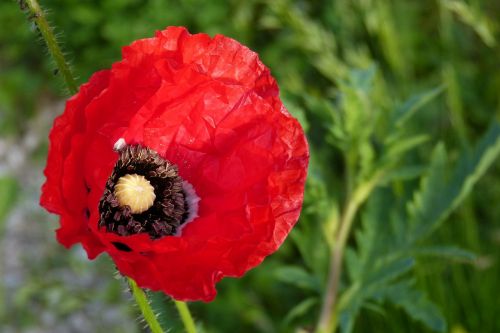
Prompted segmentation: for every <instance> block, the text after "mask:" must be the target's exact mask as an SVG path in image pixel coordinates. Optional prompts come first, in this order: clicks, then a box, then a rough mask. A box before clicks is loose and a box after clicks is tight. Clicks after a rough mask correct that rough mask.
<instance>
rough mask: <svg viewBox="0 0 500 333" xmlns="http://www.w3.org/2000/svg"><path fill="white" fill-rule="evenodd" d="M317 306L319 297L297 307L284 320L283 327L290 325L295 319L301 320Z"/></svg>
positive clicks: (305, 301)
mask: <svg viewBox="0 0 500 333" xmlns="http://www.w3.org/2000/svg"><path fill="white" fill-rule="evenodd" d="M316 304H318V298H317V297H309V298H306V299H305V300H303V301H302V302H300V303H299V304H297V305H295V306H294V307H293V308H292V309H291V310H290V311H289V312H288V313H287V315H286V316H285V318H284V319H283V323H282V325H283V326H287V325H289V324H290V323H291V322H292V321H293V320H294V319H296V318H299V317H301V316H303V315H305V314H307V312H308V311H309V310H310V309H311V308H312V307H313V306H315V305H316Z"/></svg>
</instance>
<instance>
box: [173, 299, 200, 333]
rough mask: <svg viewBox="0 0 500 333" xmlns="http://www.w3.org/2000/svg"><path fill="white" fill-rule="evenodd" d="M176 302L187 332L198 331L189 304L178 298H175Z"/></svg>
mask: <svg viewBox="0 0 500 333" xmlns="http://www.w3.org/2000/svg"><path fill="white" fill-rule="evenodd" d="M174 303H175V306H176V307H177V311H179V315H180V316H181V320H182V323H183V324H184V329H185V330H186V333H196V325H195V323H194V320H193V317H192V316H191V312H190V311H189V308H188V306H187V304H186V303H184V302H180V301H176V300H174Z"/></svg>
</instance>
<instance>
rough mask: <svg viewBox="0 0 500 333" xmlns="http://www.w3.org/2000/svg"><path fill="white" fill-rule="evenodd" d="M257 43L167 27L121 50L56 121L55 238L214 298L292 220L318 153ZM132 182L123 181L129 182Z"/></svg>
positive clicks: (279, 238) (50, 168) (188, 294)
mask: <svg viewBox="0 0 500 333" xmlns="http://www.w3.org/2000/svg"><path fill="white" fill-rule="evenodd" d="M278 94H279V91H278V86H277V85H276V82H275V80H274V79H273V78H272V77H271V75H270V72H269V70H268V69H267V68H266V67H265V66H264V65H263V64H262V62H261V61H260V60H259V58H258V56H257V54H255V53H254V52H252V51H251V50H249V49H248V48H246V47H244V46H242V45H241V44H239V43H238V42H236V41H234V40H233V39H230V38H227V37H224V36H221V35H217V36H215V37H214V38H211V37H209V36H208V35H206V34H196V35H190V34H189V33H188V31H187V30H186V29H184V28H180V27H170V28H167V29H166V30H164V31H160V32H157V33H156V36H155V37H154V38H148V39H141V40H138V41H135V42H134V43H132V44H131V45H130V46H127V47H125V48H124V49H123V60H121V61H119V62H117V63H114V64H113V66H112V67H111V69H110V70H104V71H100V72H97V73H95V74H94V75H93V76H92V77H91V78H90V80H89V82H88V83H86V84H84V85H82V86H81V87H80V91H79V92H78V93H77V94H76V95H75V96H73V97H72V98H70V99H69V100H68V102H67V104H66V109H65V111H64V113H63V114H62V115H61V116H60V117H58V118H57V119H56V120H55V122H54V127H53V129H52V131H51V133H50V148H49V154H48V161H47V167H46V169H45V175H46V177H47V181H46V183H45V184H44V185H43V188H42V196H41V204H42V205H43V206H44V207H45V208H46V209H47V210H49V211H50V212H52V213H56V214H59V215H60V217H61V219H60V228H59V229H58V230H57V239H58V240H59V242H60V243H62V244H63V245H64V246H66V247H70V246H71V245H73V244H75V243H81V244H82V245H83V247H84V249H85V250H86V252H87V254H88V256H89V258H90V259H93V258H95V257H96V256H97V255H98V254H100V253H101V252H103V251H105V252H107V253H109V255H110V256H111V257H112V258H113V260H114V262H115V263H116V266H117V268H118V269H119V271H120V272H121V273H123V274H125V275H127V276H130V277H132V278H133V279H134V280H135V281H136V282H137V283H138V285H139V286H141V287H145V288H150V289H152V290H161V291H163V292H165V293H167V294H169V295H171V296H172V297H174V298H176V299H180V300H200V299H201V300H204V301H210V300H212V299H213V298H214V297H215V294H216V290H215V283H216V282H218V281H219V280H220V279H222V277H224V276H232V277H239V276H241V275H243V274H244V273H245V272H246V271H247V270H249V269H251V268H253V267H255V266H257V265H258V264H259V263H261V262H262V260H263V259H264V257H266V256H267V255H269V254H271V253H272V252H274V251H276V250H277V249H278V247H279V246H280V245H281V244H282V242H283V241H284V239H285V237H286V236H287V234H288V233H289V232H290V230H291V228H292V227H293V226H294V224H295V223H296V221H297V219H298V217H299V212H300V209H301V205H302V200H303V191H304V182H305V177H306V169H307V163H308V158H309V152H308V147H307V142H306V139H305V137H304V133H303V131H302V128H301V127H300V125H299V123H298V122H297V120H296V119H294V118H293V117H292V116H291V115H290V114H289V113H288V111H287V110H286V109H285V107H284V106H283V104H282V103H281V101H280V99H279V96H278ZM127 191H128V192H127Z"/></svg>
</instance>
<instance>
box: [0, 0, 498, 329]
mask: <svg viewBox="0 0 500 333" xmlns="http://www.w3.org/2000/svg"><path fill="white" fill-rule="evenodd" d="M41 4H42V6H44V7H45V8H47V9H49V11H48V16H49V19H50V21H51V22H52V24H53V25H54V26H55V27H57V28H56V32H63V34H61V35H60V37H59V39H60V42H61V43H62V44H63V48H64V49H65V50H66V51H67V52H68V56H69V58H70V59H71V61H72V66H73V69H74V72H75V73H76V74H77V75H78V78H79V82H80V83H83V82H85V81H86V80H87V79H88V77H89V76H90V75H91V73H93V72H95V71H97V70H99V69H102V68H107V67H109V66H110V65H111V63H112V62H114V61H116V60H117V59H119V58H120V49H121V47H122V46H124V45H127V44H129V43H130V42H131V41H133V40H135V39H138V38H144V37H150V36H152V35H153V32H154V31H155V30H159V29H163V28H164V27H165V26H168V25H183V26H186V27H188V29H189V30H190V31H191V32H192V33H196V32H206V33H209V34H211V35H214V34H217V33H221V34H225V35H227V36H230V37H233V38H235V39H237V40H238V41H240V42H242V43H243V44H245V45H247V46H249V47H250V48H251V49H253V50H255V51H256V52H258V53H259V55H260V57H261V59H262V60H263V62H264V63H265V64H267V66H269V67H270V68H271V71H272V73H273V75H274V76H275V77H276V79H277V81H278V83H279V85H280V88H281V94H282V97H283V100H284V102H285V105H286V106H287V107H288V109H289V110H290V112H292V113H293V114H294V115H295V116H296V117H297V118H298V119H299V120H300V121H301V123H302V124H303V126H304V128H305V130H306V132H307V135H308V138H309V142H310V145H311V154H312V156H311V167H310V171H309V174H310V176H309V179H308V184H307V189H306V196H305V205H304V210H303V213H302V216H301V220H300V222H299V224H298V225H297V227H296V228H295V229H294V231H293V232H292V234H291V236H290V238H289V239H288V240H287V241H286V243H285V244H284V246H283V247H282V248H281V249H280V251H279V252H277V253H276V254H274V255H273V256H271V257H269V258H268V259H266V260H265V262H264V263H263V264H262V265H261V266H259V267H258V268H256V269H254V270H253V271H251V272H249V273H248V274H247V275H246V276H245V277H244V278H242V279H238V280H235V279H225V280H223V281H222V282H221V283H220V284H219V287H218V290H219V296H218V297H217V298H216V300H215V301H214V302H213V303H211V304H204V303H196V304H191V308H192V311H193V313H194V315H195V317H196V319H197V320H198V321H199V323H200V325H201V326H202V329H203V331H204V332H232V331H238V332H256V331H257V332H308V331H311V330H312V328H313V327H314V325H315V323H316V321H317V317H318V313H319V309H320V306H321V302H322V297H323V295H324V288H325V280H326V275H327V273H328V255H329V251H330V250H329V247H330V246H331V245H332V239H331V238H332V237H331V235H333V230H334V229H335V225H336V221H338V217H339V215H340V214H341V211H342V209H343V206H344V202H345V201H346V198H347V199H348V198H349V197H350V196H351V194H352V192H353V191H354V192H355V190H356V188H359V187H360V186H363V185H364V184H367V183H369V182H370V181H371V180H372V179H373V178H374V177H375V176H376V178H377V187H376V189H374V192H373V194H372V195H371V196H370V198H369V199H368V201H367V202H366V203H364V204H363V205H362V207H361V210H360V214H359V216H358V217H357V219H356V220H355V221H354V223H355V224H354V232H353V235H352V237H351V238H350V240H349V243H348V250H347V252H346V261H345V270H344V275H343V277H342V284H341V292H342V297H341V304H342V307H341V308H340V309H339V325H340V327H341V329H342V331H343V332H349V331H353V332H434V331H447V332H453V333H463V332H482V333H483V332H485V333H488V332H491V333H493V332H500V320H499V319H498V309H499V307H500V298H499V297H498V296H497V295H498V294H499V292H500V289H499V287H498V281H499V278H500V262H499V259H500V250H499V249H500V208H499V206H498V204H497V202H498V201H499V200H500V164H499V163H498V159H496V157H497V156H498V154H499V153H500V139H499V138H500V130H499V127H498V121H499V119H500V46H499V42H498V41H499V39H500V36H499V31H500V2H498V1H494V0H490V1H487V0H469V1H465V0H421V1H412V0H399V1H395V0H392V1H391V0H334V1H321V0H309V1H306V0H304V1H291V0H267V1H266V0H249V1H237V0H229V1H221V0H213V1H202V0H186V1H182V2H181V1H165V0H149V1H139V0H105V1H98V0H86V1H79V0H58V1H55V0H50V1H49V0H47V1H42V2H41ZM0 23H1V25H2V26H3V27H4V28H2V29H0V135H1V138H2V140H4V141H2V142H6V143H12V145H15V144H14V143H16V142H18V141H20V140H22V138H23V137H25V136H26V135H27V134H29V132H30V131H32V130H33V129H32V127H30V126H28V124H29V122H30V120H33V119H37V118H36V117H37V115H38V114H39V113H40V109H41V107H42V105H45V104H47V103H49V104H50V105H57V101H58V100H61V99H63V98H64V88H63V83H62V82H61V80H60V78H59V77H58V76H59V75H58V74H57V73H56V72H54V69H55V68H54V65H53V64H52V63H51V61H50V59H49V57H48V56H47V55H46V52H45V51H44V50H45V49H44V46H43V43H42V42H41V41H40V40H39V39H38V36H37V34H36V29H35V27H34V25H33V24H32V23H30V21H29V18H27V17H26V15H24V14H23V13H22V12H21V10H20V9H19V5H18V3H17V2H15V1H3V2H1V3H0ZM59 112H62V110H61V108H60V106H59V107H58V108H54V110H53V111H51V115H52V117H53V116H55V115H56V114H57V113H59ZM46 134H47V133H46V132H44V133H39V135H41V136H42V140H45V139H44V138H45V136H46ZM8 149H9V148H7V153H6V154H9V153H12V152H13V151H9V150H8ZM45 151H46V141H42V143H41V144H40V145H39V146H37V147H36V149H34V150H32V151H30V153H29V160H28V162H27V163H28V164H29V165H30V166H32V167H33V168H34V169H35V170H38V174H39V177H41V169H42V167H43V163H44V160H43V158H44V154H45ZM0 157H1V155H0ZM4 161H5V159H4V160H2V159H0V166H1V163H4ZM381 170H382V171H383V172H381ZM0 172H1V173H0V239H2V254H1V257H2V258H1V260H3V261H5V260H6V258H7V257H8V256H9V251H14V250H15V251H19V253H20V256H21V260H22V262H23V263H24V265H25V268H24V273H25V275H26V278H25V279H23V284H22V286H16V287H15V288H14V287H12V284H9V281H7V280H3V281H4V283H2V284H0V331H3V330H5V331H7V332H11V331H17V330H21V331H28V330H29V329H33V328H36V327H41V328H42V329H46V330H47V331H50V327H62V326H61V325H67V323H66V322H67V321H65V320H64V319H63V318H65V317H67V316H68V315H69V314H73V313H75V312H79V311H80V312H82V311H83V310H82V309H88V306H89V304H93V305H94V304H98V305H95V306H96V307H98V308H99V306H100V308H104V309H110V308H111V309H117V311H119V312H118V314H114V315H113V316H114V317H113V316H111V317H112V318H111V319H109V320H108V319H103V318H101V317H99V314H96V313H93V312H92V311H87V312H85V317H84V318H85V320H87V321H94V323H95V326H93V331H95V332H104V331H106V330H107V331H109V330H110V328H109V327H111V331H120V332H121V331H124V332H138V331H141V329H142V325H141V324H140V323H138V322H137V323H136V322H135V321H134V318H135V316H136V315H137V314H136V313H135V312H134V310H133V309H129V307H128V306H127V304H126V303H124V302H123V299H124V298H126V295H125V294H123V293H121V292H120V288H122V287H123V286H122V285H120V282H119V281H116V280H115V279H113V278H112V277H113V268H112V264H111V263H110V262H108V260H107V259H106V258H101V259H99V260H98V261H97V262H90V263H89V262H87V261H86V260H85V259H84V258H82V254H81V252H80V251H79V250H78V249H74V250H72V251H71V252H67V251H65V250H63V248H62V247H59V246H58V245H57V244H56V241H55V240H54V238H53V237H52V233H51V230H52V229H54V228H55V227H56V225H57V224H56V222H55V218H54V217H49V216H47V215H46V214H44V213H43V212H41V210H40V211H39V210H37V209H33V208H32V211H33V214H32V215H31V218H30V219H28V220H25V221H24V222H25V223H26V224H27V225H29V227H28V228H38V229H41V231H40V234H41V235H44V236H43V237H42V236H40V237H42V238H41V239H43V241H44V242H46V243H45V244H44V245H43V246H42V248H43V249H45V250H44V252H43V253H42V254H41V255H40V257H39V258H38V257H37V258H38V260H36V261H33V260H31V258H32V256H31V254H30V253H29V251H28V250H27V248H26V249H24V248H20V249H10V248H7V246H6V245H5V244H7V241H6V239H5V238H6V237H8V236H9V233H8V232H4V230H5V228H6V227H5V225H6V224H7V222H6V221H8V217H9V214H10V213H12V210H13V209H14V208H15V207H16V202H18V204H20V203H22V202H26V201H33V202H34V201H36V200H37V199H36V198H37V196H38V193H35V192H34V191H33V190H31V192H30V191H27V188H26V185H25V183H24V180H23V176H22V175H20V174H19V173H18V174H16V173H13V172H11V170H10V171H9V169H8V168H3V169H2V168H0ZM480 177H482V178H481V179H480V180H479V178H480ZM41 181H42V180H41V178H40V180H39V182H41ZM477 181H479V182H478V184H477V185H476V188H475V189H476V190H474V191H472V192H471V190H472V186H473V185H475V184H476V182H477ZM467 194H470V195H469V196H466V195H467ZM49 221H50V222H49ZM28 240H29V239H28ZM4 266H5V265H4ZM68 272H69V273H68ZM0 273H1V274H3V275H5V274H6V272H2V271H0ZM68 274H69V277H68V276H67V275H68ZM85 279H87V280H85ZM82 281H84V282H82ZM85 281H91V283H89V282H85ZM153 298H154V305H155V306H156V307H161V308H166V309H167V311H165V315H164V316H162V317H161V320H162V322H163V323H164V325H165V327H170V328H172V331H173V332H178V331H181V330H182V329H181V327H180V326H179V325H180V323H179V319H178V318H177V314H176V313H175V311H174V310H175V309H174V308H173V305H172V304H171V303H170V302H169V301H168V300H166V299H165V298H164V297H163V296H162V295H159V294H155V295H153ZM46 313H51V315H52V316H54V317H55V319H54V320H55V324H51V325H53V326H50V325H49V324H47V320H46V319H44V318H45V317H44V315H45V314H46ZM42 314H44V315H42ZM113 318H114V319H113ZM58 320H60V321H58ZM58 323H59V324H58ZM129 323H131V324H129ZM68 325H69V324H68ZM71 327H72V326H71ZM76 327H78V326H76ZM74 329H75V331H76V332H79V330H78V328H74ZM62 331H64V329H63V330H62Z"/></svg>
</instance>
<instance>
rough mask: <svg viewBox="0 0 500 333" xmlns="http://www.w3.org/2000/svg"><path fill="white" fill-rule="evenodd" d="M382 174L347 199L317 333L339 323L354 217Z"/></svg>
mask: <svg viewBox="0 0 500 333" xmlns="http://www.w3.org/2000/svg"><path fill="white" fill-rule="evenodd" d="M381 176H382V171H380V172H378V173H376V174H375V175H374V176H373V177H372V178H371V179H370V180H369V181H368V182H366V183H363V184H361V185H360V186H359V187H357V188H356V190H355V191H354V192H353V194H352V196H350V197H349V198H348V200H347V204H346V207H345V209H344V212H343V213H342V216H341V217H340V222H339V224H340V226H339V228H338V230H337V234H336V235H335V242H334V246H333V248H332V252H331V254H330V269H329V273H328V281H327V288H326V293H325V296H324V299H323V306H322V308H321V313H320V317H319V320H318V323H317V325H316V331H315V332H316V333H330V332H334V331H335V329H336V327H337V324H338V318H337V315H338V314H337V311H336V305H337V294H338V289H339V284H340V276H341V272H342V259H343V257H344V251H345V247H346V244H347V240H348V239H349V234H350V231H351V227H352V224H353V222H354V218H355V216H356V213H357V211H358V209H359V207H360V206H361V205H362V204H363V203H364V202H365V200H366V199H367V198H368V196H369V195H370V193H371V192H372V190H373V189H374V188H375V186H376V185H377V183H378V182H379V180H380V178H381Z"/></svg>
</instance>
